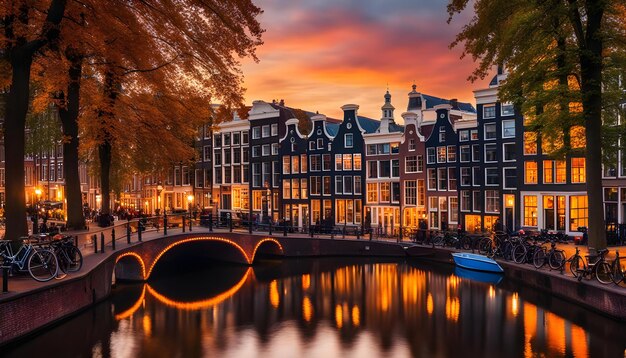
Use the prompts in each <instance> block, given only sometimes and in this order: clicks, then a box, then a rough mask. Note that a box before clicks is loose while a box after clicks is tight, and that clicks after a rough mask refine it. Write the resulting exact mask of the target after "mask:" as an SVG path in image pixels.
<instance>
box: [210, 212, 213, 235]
mask: <svg viewBox="0 0 626 358" xmlns="http://www.w3.org/2000/svg"><path fill="white" fill-rule="evenodd" d="M209 232H213V214H212V213H209Z"/></svg>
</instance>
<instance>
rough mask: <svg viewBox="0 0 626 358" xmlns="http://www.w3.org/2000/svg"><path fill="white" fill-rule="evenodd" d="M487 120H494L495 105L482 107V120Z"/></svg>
mask: <svg viewBox="0 0 626 358" xmlns="http://www.w3.org/2000/svg"><path fill="white" fill-rule="evenodd" d="M488 118H496V105H495V104H489V105H484V106H483V119H488ZM485 139H486V138H485Z"/></svg>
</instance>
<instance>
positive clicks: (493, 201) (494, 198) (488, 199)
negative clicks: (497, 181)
mask: <svg viewBox="0 0 626 358" xmlns="http://www.w3.org/2000/svg"><path fill="white" fill-rule="evenodd" d="M498 196H499V191H498V190H485V212H488V213H499V212H500V200H498Z"/></svg>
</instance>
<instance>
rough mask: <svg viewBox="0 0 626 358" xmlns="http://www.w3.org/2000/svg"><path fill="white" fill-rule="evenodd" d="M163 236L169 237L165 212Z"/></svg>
mask: <svg viewBox="0 0 626 358" xmlns="http://www.w3.org/2000/svg"><path fill="white" fill-rule="evenodd" d="M163 236H167V214H166V213H165V210H163Z"/></svg>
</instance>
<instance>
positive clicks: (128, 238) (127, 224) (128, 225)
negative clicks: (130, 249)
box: [126, 221, 131, 244]
mask: <svg viewBox="0 0 626 358" xmlns="http://www.w3.org/2000/svg"><path fill="white" fill-rule="evenodd" d="M130 235H131V230H130V221H129V222H127V223H126V242H127V243H129V244H130Z"/></svg>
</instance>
